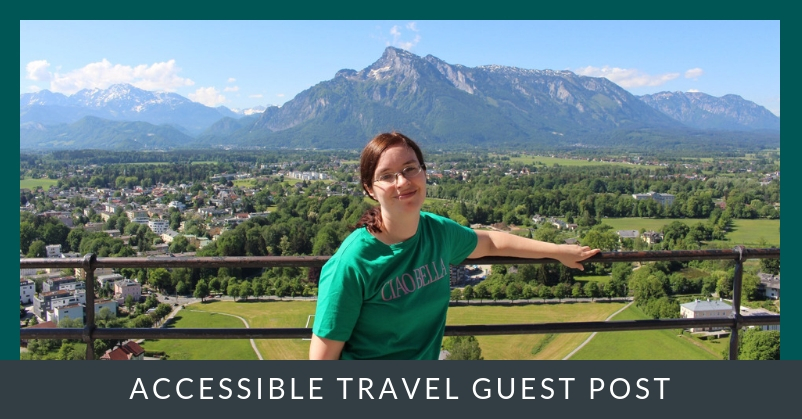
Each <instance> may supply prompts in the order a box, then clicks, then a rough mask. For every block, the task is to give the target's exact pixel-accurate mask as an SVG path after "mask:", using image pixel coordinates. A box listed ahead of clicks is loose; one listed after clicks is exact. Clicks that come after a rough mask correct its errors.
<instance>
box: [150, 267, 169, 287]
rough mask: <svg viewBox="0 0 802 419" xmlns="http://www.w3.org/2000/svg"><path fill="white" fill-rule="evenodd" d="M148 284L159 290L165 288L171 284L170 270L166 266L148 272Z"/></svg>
mask: <svg viewBox="0 0 802 419" xmlns="http://www.w3.org/2000/svg"><path fill="white" fill-rule="evenodd" d="M148 284H150V285H151V286H152V287H153V288H156V289H158V290H165V289H167V287H168V286H170V272H169V271H168V270H167V269H164V268H156V269H154V270H152V271H150V272H149V273H148Z"/></svg>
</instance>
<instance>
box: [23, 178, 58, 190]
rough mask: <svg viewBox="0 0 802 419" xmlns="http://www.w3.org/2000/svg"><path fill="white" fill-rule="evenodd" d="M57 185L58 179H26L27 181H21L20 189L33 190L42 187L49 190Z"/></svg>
mask: <svg viewBox="0 0 802 419" xmlns="http://www.w3.org/2000/svg"><path fill="white" fill-rule="evenodd" d="M56 183H58V179H33V178H29V177H26V178H25V179H20V181H19V188H20V189H31V190H33V188H35V187H37V186H41V187H43V188H45V190H47V189H50V187H51V186H53V185H55V184H56Z"/></svg>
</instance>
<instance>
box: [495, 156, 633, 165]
mask: <svg viewBox="0 0 802 419" xmlns="http://www.w3.org/2000/svg"><path fill="white" fill-rule="evenodd" d="M510 162H512V163H523V164H531V165H534V164H538V165H539V164H544V165H546V166H548V167H551V166H554V165H555V164H557V165H560V166H575V167H586V166H601V165H613V166H621V167H634V166H633V165H631V164H626V163H609V162H601V161H587V160H584V159H576V160H575V159H561V158H557V157H545V156H522V157H511V158H510Z"/></svg>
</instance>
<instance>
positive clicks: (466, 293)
mask: <svg viewBox="0 0 802 419" xmlns="http://www.w3.org/2000/svg"><path fill="white" fill-rule="evenodd" d="M474 297H476V294H475V292H474V290H473V286H472V285H468V286H466V287H465V288H463V289H462V298H464V299H465V300H466V301H467V302H468V304H470V303H471V300H472V299H474Z"/></svg>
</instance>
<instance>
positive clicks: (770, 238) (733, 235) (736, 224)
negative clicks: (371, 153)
mask: <svg viewBox="0 0 802 419" xmlns="http://www.w3.org/2000/svg"><path fill="white" fill-rule="evenodd" d="M761 239H763V240H765V241H766V242H767V243H768V244H771V245H775V246H779V245H780V220H735V221H733V228H732V230H731V231H730V232H729V233H727V240H726V241H724V242H723V243H728V244H731V245H733V246H735V245H736V244H743V245H746V246H751V245H757V244H758V242H760V240H761ZM713 243H718V242H713Z"/></svg>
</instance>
